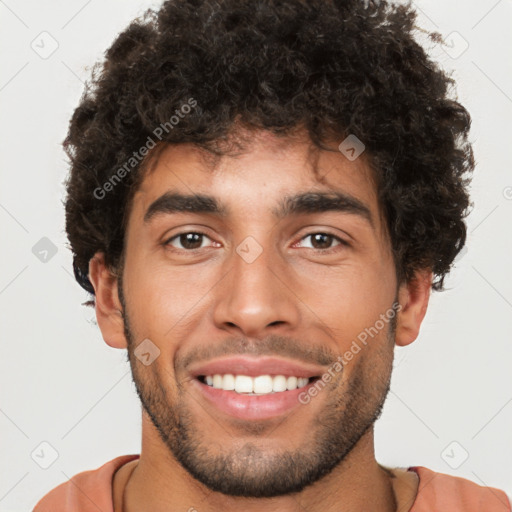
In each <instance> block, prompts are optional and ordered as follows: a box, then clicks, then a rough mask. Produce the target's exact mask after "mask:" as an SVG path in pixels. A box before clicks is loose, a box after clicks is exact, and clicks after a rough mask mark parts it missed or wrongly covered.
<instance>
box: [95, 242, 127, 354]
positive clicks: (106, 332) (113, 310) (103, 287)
mask: <svg viewBox="0 0 512 512" xmlns="http://www.w3.org/2000/svg"><path fill="white" fill-rule="evenodd" d="M89 281H91V283H92V286H93V288H94V292H95V298H96V300H95V303H96V304H95V308H96V319H97V321H98V326H99V328H100V330H101V333H102V335H103V339H104V340H105V342H106V343H107V345H110V346H111V347H113V348H126V347H127V346H128V344H127V342H126V337H125V335H124V322H123V308H122V305H121V301H120V300H119V295H118V289H117V277H116V276H115V275H114V274H112V272H111V271H110V270H109V269H108V268H107V265H106V264H105V255H104V254H103V253H102V252H97V253H96V254H95V255H94V256H93V257H92V258H91V260H90V261H89Z"/></svg>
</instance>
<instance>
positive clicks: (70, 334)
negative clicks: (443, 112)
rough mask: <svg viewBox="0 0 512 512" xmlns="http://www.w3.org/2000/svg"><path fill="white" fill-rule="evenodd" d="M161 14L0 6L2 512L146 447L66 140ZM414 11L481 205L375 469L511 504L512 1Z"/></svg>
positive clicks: (404, 363) (63, 5) (430, 317)
mask: <svg viewBox="0 0 512 512" xmlns="http://www.w3.org/2000/svg"><path fill="white" fill-rule="evenodd" d="M152 5H158V2H153V3H150V2H146V1H143V0H123V1H121V0H118V1H114V0H102V1H100V0H89V1H84V0H72V1H70V0H66V1H64V0H47V1H43V0H40V1H37V2H36V1H34V0H33V1H18V2H16V1H15V0H5V1H0V24H1V28H0V39H1V41H0V48H1V54H0V59H1V70H2V72H1V74H0V102H1V103H0V104H1V112H2V115H1V118H0V123H1V124H0V130H1V133H0V158H1V163H0V173H1V174H0V176H1V184H0V232H1V235H2V238H1V240H2V244H1V247H2V251H1V258H2V265H1V269H0V315H1V324H0V328H1V331H0V332H1V359H0V364H1V368H0V434H1V435H0V439H1V441H0V442H1V447H0V449H1V454H2V456H1V468H0V512H11V511H23V510H31V508H32V507H33V506H34V505H35V503H36V502H37V500H38V499H39V498H40V497H41V496H42V495H43V494H45V493H46V492H47V491H49V490H50V489H51V488H53V487H55V486H56V485H57V484H59V483H61V482H64V481H67V479H68V478H70V477H72V476H73V475H75V474H76V473H78V472H81V471H84V470H87V469H93V468H97V467H99V466H100V465H102V464H103V463H105V462H107V461H108V460H110V459H112V458H114V457H116V456H118V455H123V454H129V453H139V450H140V436H141V431H140V406H139V403H138V399H137V397H136V394H135V389H134V386H133V384H132V383H131V377H130V372H129V366H128V365H127V363H125V352H124V351H120V350H115V349H112V348H110V347H108V346H107V345H106V344H105V343H104V342H103V341H102V338H101V334H100V331H99V329H98V327H97V326H96V325H95V322H94V312H93V310H92V309H90V308H85V307H84V306H81V303H82V302H84V301H85V300H86V299H87V294H86V293H85V292H83V291H82V290H81V288H80V287H79V286H78V284H76V283H75V281H74V279H73V277H72V268H71V255H70V252H69V250H68V248H67V246H66V238H65V234H64V212H63V206H62V199H63V190H64V189H63V180H64V178H65V175H66V170H67V168H66V160H65V156H64V153H63V152H62V149H61V146H60V143H61V142H62V140H63V139H64V137H65V134H66V130H67V124H68V121H69V118H70V115H71V113H72V110H73V109H74V108H75V106H76V105H77V103H78V100H79V98H80V96H81V93H82V90H83V86H84V81H85V79H86V78H87V77H88V76H89V72H90V68H91V66H92V64H93V63H94V62H95V61H96V60H98V59H99V58H101V56H102V53H103V51H104V50H105V49H106V48H107V47H108V46H109V45H110V43H111V42H112V41H113V39H114V37H115V36H116V34H117V33H118V32H119V31H121V30H122V29H123V28H124V27H125V26H126V25H127V23H128V22H129V21H130V20H131V19H132V18H134V17H135V16H137V15H140V14H142V13H143V12H144V10H145V9H146V8H147V7H150V6H152ZM415 5H416V6H417V8H418V13H419V17H418V23H419V24H420V26H422V27H423V28H425V29H427V30H437V31H439V32H440V33H441V34H442V35H443V36H444V37H445V38H446V40H447V41H448V42H449V44H450V46H451V48H447V49H446V51H448V53H447V52H446V51H445V50H443V49H442V48H440V47H439V46H435V45H432V44H429V52H430V53H431V54H432V56H433V57H434V58H435V59H436V60H438V61H439V62H440V63H441V65H442V67H443V68H445V69H447V70H449V71H453V77H454V78H455V79H456V80H457V83H458V86H457V91H458V96H459V99H460V100H461V102H462V103H463V104H464V105H465V106H466V107H467V108H468V110H469V111H470V113H471V115H472V118H473V128H472V133H471V140H472V141H473V143H474V149H475V155H476V159H477V168H476V171H475V176H474V180H473V185H472V197H473V201H474V203H475V208H474V210H473V212H472V214H471V216H470V218H469V220H468V223H469V240H468V246H467V247H468V249H467V251H464V253H463V255H462V257H460V258H459V259H458V263H457V267H456V269H455V270H454V271H453V272H452V275H451V276H450V278H449V279H448V280H447V286H448V288H449V290H447V291H445V292H441V293H434V294H433V296H432V298H431V303H430V307H429V310H428V313H427V316H426V318H425V321H424V323H423V327H422V331H421V334H420V337H419V339H418V340H417V341H416V342H415V343H413V344H412V345H410V346H409V347H405V348H397V349H396V360H395V367H396V368H395V371H394V375H393V381H392V391H391V393H390V395H389V398H388V400H387V403H386V406H385V409H384V413H383V415H382V417H381V419H380V420H379V421H378V422H377V425H376V450H377V459H378V460H379V462H381V463H382V464H385V465H389V466H402V467H405V466H408V465H422V466H427V467H429V468H431V469H433V470H436V471H440V472H444V473H449V474H453V475H458V476H461V477H465V478H469V479H471V480H473V481H475V482H477V483H480V484H481V485H492V486H494V487H498V488H502V489H504V490H505V491H506V492H507V493H508V494H512V470H511V469H510V461H511V460H512V442H511V432H512V379H511V372H510V368H511V367H512V344H511V337H512V335H511V333H512V279H511V278H512V270H511V266H510V254H511V253H512V240H511V238H512V237H511V227H510V221H511V219H512V171H511V156H510V155H511V153H510V146H511V138H510V135H511V129H510V126H511V125H510V118H511V114H512V81H511V78H512V60H511V59H510V48H512V35H511V34H512V30H511V20H512V1H511V0H500V1H496V0H480V1H476V0H472V1H467V2H464V4H463V6H464V7H463V9H461V7H460V6H461V3H460V2H456V1H454V0H449V1H447V0H443V1H440V0H436V1H433V0H432V1H427V0H422V1H419V2H415ZM42 32H46V34H42V35H41V33H42ZM454 32H456V34H454ZM420 40H422V38H420ZM57 44H58V48H56V50H55V51H54V52H53V53H52V54H51V55H49V53H50V52H51V50H53V46H55V45H57ZM466 45H469V46H468V47H467V49H466ZM45 237H46V238H45ZM43 238H45V239H44V240H42V241H41V239H43ZM47 239H48V240H47ZM45 251H47V252H45ZM52 251H53V252H52ZM55 251H56V252H55ZM53 253H55V254H53ZM41 443H49V445H48V444H43V445H41ZM54 450H55V452H57V453H58V457H57V458H56V460H55V461H53V458H52V457H53V454H54ZM466 456H467V459H466V460H464V459H465V458H466ZM52 461H53V463H52ZM50 463H52V464H51V465H49V464H50ZM47 465H49V467H48V468H47V469H43V468H42V467H41V466H47Z"/></svg>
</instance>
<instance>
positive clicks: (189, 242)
mask: <svg viewBox="0 0 512 512" xmlns="http://www.w3.org/2000/svg"><path fill="white" fill-rule="evenodd" d="M205 239H208V240H211V239H210V238H209V237H208V236H206V235H205V234H204V233H199V232H196V231H188V232H186V233H178V234H177V235H174V236H173V237H171V238H169V239H168V240H166V241H165V242H164V245H170V246H172V247H174V248H176V249H180V250H183V251H193V250H194V249H202V248H203V247H205V246H203V242H204V240H205ZM176 244H179V245H178V246H177V245H176Z"/></svg>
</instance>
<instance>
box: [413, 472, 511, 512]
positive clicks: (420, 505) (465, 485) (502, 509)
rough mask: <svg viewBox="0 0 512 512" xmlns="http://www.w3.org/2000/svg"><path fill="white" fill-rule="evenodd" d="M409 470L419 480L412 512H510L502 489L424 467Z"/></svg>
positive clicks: (509, 506) (509, 505)
mask: <svg viewBox="0 0 512 512" xmlns="http://www.w3.org/2000/svg"><path fill="white" fill-rule="evenodd" d="M408 470H409V471H414V472H415V473H416V474H417V475H418V477H419V487H418V494H417V496H416V500H415V501H414V504H413V506H412V508H411V509H410V512H427V511H428V512H430V511H432V510H435V511H436V512H444V511H449V512H511V504H510V500H509V498H508V496H507V495H506V494H505V492H504V491H502V490H500V489H496V488H495V487H487V486H482V485H479V484H477V483H475V482H472V481H471V480H467V479H465V478H461V477H458V476H452V475H447V474H445V473H437V472H436V471H433V470H431V469H428V468H425V467H422V466H411V467H409V468H408Z"/></svg>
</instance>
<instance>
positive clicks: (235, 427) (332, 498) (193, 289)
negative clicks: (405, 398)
mask: <svg viewBox="0 0 512 512" xmlns="http://www.w3.org/2000/svg"><path fill="white" fill-rule="evenodd" d="M414 20H415V13H414V11H413V10H412V9H411V8H410V7H407V6H396V5H392V4H388V3H386V2H379V3H368V2H362V1H359V0H352V1H348V0H345V1H330V0H309V1H305V0H283V1H280V2H275V1H272V0H261V1H254V0H220V1H213V0H169V1H167V2H165V3H164V4H163V5H162V7H161V9H160V10H159V11H157V12H148V13H147V15H146V16H145V17H144V18H143V19H140V20H136V21H134V22H133V23H132V24H131V25H130V26H129V27H128V28H127V29H126V30H125V31H124V32H123V33H122V34H120V35H119V37H118V38H117V40H116V41H115V42H114V44H113V45H112V47H111V48H110V49H109V50H108V52H107V53H106V60H105V62H104V64H103V66H102V68H101V69H100V70H99V71H98V72H96V73H95V75H94V80H93V84H92V86H91V87H89V88H88V90H87V91H86V94H85V95H84V97H83V98H82V101H81V104H80V105H79V107H78V108H77V110H76V111H75V113H74V115H73V118H72V121H71V125H70V130H69V134H68V137H67V139H66V141H65V143H64V145H65V148H66V150H67V153H68V155H69V157H70V160H71V173H70V178H69V181H68V183H67V192H68V196H67V202H66V215H67V216H66V227H67V233H68V237H69V240H70V243H71V248H72V250H73V254H74V270H75V275H76V278H77V280H78V282H79V283H80V284H81V285H82V286H83V287H84V288H85V289H86V290H88V291H89V292H91V294H92V295H93V297H94V298H93V300H92V301H91V303H92V304H94V305H95V309H96V316H97V320H98V324H99V326H100V329H101V332H102V335H103V338H104V340H105V341H106V343H108V344H109V345H110V346H112V347H116V348H122V349H124V348H126V349H127V355H128V358H129V362H130V364H131V368H132V374H133V379H134V382H135V384H136V388H137V392H138V395H139V397H140V399H141V402H142V405H143V420H142V450H141V454H140V456H139V455H136V454H134V455H125V456H120V457H117V458H116V459H114V460H112V461H110V462H108V463H106V464H104V465H103V466H102V467H101V468H99V469H97V470H93V471H87V472H84V473H80V474H79V475H76V476H75V477H74V478H73V479H72V481H71V482H67V483H64V484H62V485H61V486H59V487H58V488H56V489H54V490H53V491H51V492H50V493H49V494H48V495H47V496H45V497H44V498H42V499H41V501H40V502H39V503H38V505H37V506H36V508H35V510H36V512H45V511H50V510H51V511H55V510H60V511H64V510H65V511H68V510H69V511H71V510H73V511H80V512H82V511H89V510H102V511H105V512H106V511H113V512H120V511H123V512H134V511H139V512H142V511H146V510H147V511H152V512H160V511H175V510H176V511H178V510H189V511H192V510H197V511H199V512H203V511H204V512H210V511H218V510H223V511H234V510H240V509H243V510H250V511H259V510H276V511H277V510H279V511H300V510H307V511H308V512H316V511H320V510H322V511H324V512H325V511H341V510H342V511H344V512H356V511H363V510H364V511H367V510H373V511H377V510H378V511H381V512H391V511H403V512H405V511H411V512H424V511H427V510H429V511H436V512H441V511H450V512H453V511H465V512H466V511H476V510H485V511H487V512H493V511H500V512H505V511H510V504H509V501H508V499H507V496H506V495H505V493H504V492H503V491H501V490H499V489H495V488H492V487H482V486H479V485H477V484H476V483H473V482H471V481H469V480H465V479H462V478H458V477H452V476H448V475H444V474H441V473H436V472H434V471H432V470H429V469H428V468H425V467H422V466H415V467H409V468H404V469H400V468H387V467H384V466H382V465H380V464H379V463H378V462H377V461H376V459H375V454H374V423H375V421H376V420H377V419H378V417H379V416H380V414H381V411H382V407H383V404H384V402H385V399H386V396H387V393H388V391H389V385H390V377H391V370H392V363H393V350H394V346H395V344H396V345H400V346H405V345H408V344H410V343H412V342H413V341H414V340H415V339H416V338H417V336H418V333H419V329H420V325H421V322H422V320H423V318H424V316H425V312H426V309H427V305H428V300H429V296H430V291H431V290H432V289H433V290H442V288H443V278H444V276H445V274H446V273H447V272H448V271H449V269H450V266H451V264H452V262H453V260H454V258H455V257H456V255H457V254H458V252H459V251H460V250H461V249H462V247H463V245H464V242H465V237H466V228H465V224H464V218H465V216H466V215H467V213H468V207H469V204H470V203H469V197H468V193H467V186H468V181H469V178H468V174H470V173H471V171H472V170H473V167H474V161H473V155H472V149H471V146H470V144H469V143H468V142H467V135H468V131H469V127H470V117H469V114H468V113H467V111H466V110H465V109H464V107H463V106H462V105H460V104H459V103H458V102H456V101H455V100H453V99H450V98H449V97H448V94H447V90H448V86H449V85H450V84H451V80H450V79H449V78H448V77H447V76H446V75H445V74H444V73H443V72H442V71H441V70H439V69H438V68H437V67H436V66H435V64H434V63H432V62H431V61H430V60H429V58H428V57H427V55H426V54H425V52H424V51H423V49H422V48H421V47H420V46H419V45H418V44H417V43H416V42H415V40H414V38H413V36H412V32H413V29H414ZM433 37H434V36H433Z"/></svg>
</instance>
